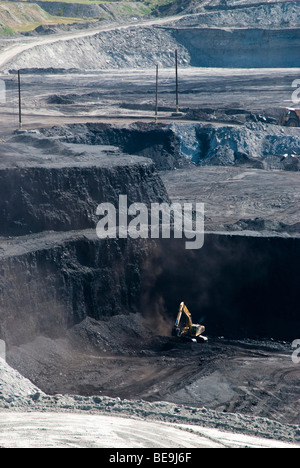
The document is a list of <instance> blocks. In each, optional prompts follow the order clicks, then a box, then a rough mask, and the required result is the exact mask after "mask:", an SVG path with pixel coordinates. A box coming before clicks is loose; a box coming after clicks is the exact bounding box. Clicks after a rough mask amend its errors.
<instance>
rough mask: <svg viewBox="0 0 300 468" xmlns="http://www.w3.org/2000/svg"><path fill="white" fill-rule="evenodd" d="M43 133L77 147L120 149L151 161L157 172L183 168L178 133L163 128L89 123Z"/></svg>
mask: <svg viewBox="0 0 300 468" xmlns="http://www.w3.org/2000/svg"><path fill="white" fill-rule="evenodd" d="M41 131H42V133H43V134H44V135H46V136H50V137H53V136H54V137H57V138H59V139H60V140H61V141H63V142H66V143H74V144H76V145H80V144H88V145H112V146H117V147H118V148H120V149H121V150H122V151H123V152H124V153H127V154H133V155H136V156H142V157H146V158H150V159H152V160H153V161H154V163H155V166H156V168H157V169H158V170H168V169H174V168H176V167H178V166H179V165H180V160H181V155H180V144H179V140H178V138H177V136H176V133H175V132H174V131H173V130H172V129H171V128H168V126H166V125H164V124H158V125H156V124H144V123H134V124H132V125H129V126H122V127H121V126H116V125H109V124H102V123H99V124H90V123H87V124H86V125H76V124H75V125H66V126H63V127H54V128H52V129H50V130H49V129H43V130H41Z"/></svg>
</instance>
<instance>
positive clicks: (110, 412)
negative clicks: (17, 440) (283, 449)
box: [0, 359, 300, 446]
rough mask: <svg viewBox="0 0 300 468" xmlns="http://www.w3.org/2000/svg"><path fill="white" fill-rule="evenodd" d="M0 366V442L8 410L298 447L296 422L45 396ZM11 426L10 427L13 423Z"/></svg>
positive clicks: (160, 404) (0, 362)
mask: <svg viewBox="0 0 300 468" xmlns="http://www.w3.org/2000/svg"><path fill="white" fill-rule="evenodd" d="M0 369H1V376H2V378H1V380H0V420H1V419H2V420H4V422H1V421H0V443H1V440H7V439H5V438H4V439H3V437H4V436H3V431H5V432H6V431H7V422H8V421H9V418H12V416H11V414H12V412H13V413H14V412H17V413H18V416H17V418H19V420H20V418H21V422H22V423H23V424H24V420H25V421H27V422H28V417H27V413H37V412H38V413H43V417H42V418H41V420H43V418H45V414H46V415H47V418H49V417H50V415H49V413H56V414H57V413H59V417H58V418H59V420H60V421H61V420H63V421H65V417H62V415H61V414H60V413H62V412H63V413H73V414H74V413H76V414H82V413H84V414H86V415H89V416H90V415H105V416H111V417H120V416H122V417H123V418H133V419H139V420H142V421H144V422H146V421H147V422H148V421H159V422H162V423H172V424H184V425H186V424H187V425H191V426H193V427H192V428H190V429H192V431H193V430H194V426H196V429H195V430H196V431H197V426H201V427H206V428H214V429H218V430H221V431H225V432H234V433H238V434H247V435H250V436H256V437H262V438H266V439H276V440H278V441H284V442H290V443H293V444H297V445H299V446H300V429H299V426H296V425H288V424H280V423H277V422H276V421H271V420H268V419H264V418H257V417H251V416H242V415H237V414H224V413H218V412H215V411H211V410H207V409H205V408H192V407H188V406H184V405H176V404H171V403H166V402H156V403H150V402H146V401H143V400H137V401H131V400H121V399H120V398H108V397H100V396H91V397H85V396H79V395H66V396H63V395H54V396H49V395H45V394H44V393H43V392H41V391H40V390H39V389H37V388H36V387H35V386H34V385H32V384H31V383H30V381H28V380H27V379H25V378H24V377H22V376H21V375H20V374H19V373H17V372H16V371H15V370H14V369H12V368H11V367H10V366H8V365H7V364H6V363H5V361H4V360H3V359H0ZM20 412H21V413H20ZM24 413H25V414H24ZM20 415H21V416H20ZM22 415H23V416H22ZM66 417H67V418H69V417H70V416H66ZM7 418H8V419H7ZM30 418H32V415H30V416H29V421H30ZM12 426H13V427H14V423H12ZM37 443H38V441H37Z"/></svg>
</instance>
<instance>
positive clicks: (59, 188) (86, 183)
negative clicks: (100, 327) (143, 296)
mask: <svg viewBox="0 0 300 468" xmlns="http://www.w3.org/2000/svg"><path fill="white" fill-rule="evenodd" d="M26 141H27V146H26V150H24V146H22V145H23V144H24V142H26ZM20 147H22V148H23V153H22V152H21V151H18V150H19V148H20ZM93 148H94V152H93V151H92V152H90V153H87V152H84V151H82V149H83V148H82V147H80V150H78V151H77V150H72V149H70V146H64V145H62V144H60V143H55V142H53V141H52V142H51V141H50V142H48V143H47V142H46V139H44V138H42V137H39V136H36V135H32V134H25V135H21V136H20V138H15V139H13V140H11V141H10V143H9V144H8V145H7V146H3V147H2V150H3V152H2V155H3V159H2V164H1V168H0V179H1V214H2V224H1V230H0V232H1V236H3V237H6V238H7V237H8V236H10V237H12V236H13V238H10V239H9V240H4V239H3V243H2V245H1V253H2V255H1V254H0V265H1V267H0V268H1V280H0V283H1V298H0V317H1V322H0V338H1V339H4V340H5V341H6V342H7V344H8V346H10V345H11V344H16V343H21V342H22V343H24V342H26V341H30V340H31V339H33V338H34V337H35V336H36V335H39V334H44V335H46V336H57V335H59V334H60V333H63V332H64V330H66V329H67V327H69V326H72V325H73V324H74V323H78V322H80V321H81V320H82V319H84V318H85V317H87V316H90V317H93V318H95V319H99V318H100V317H102V316H111V315H116V314H118V313H121V312H122V313H125V314H126V313H129V312H135V311H136V310H137V307H138V301H139V291H140V282H141V278H140V271H141V264H142V260H143V258H144V257H145V255H146V254H147V245H145V244H143V243H141V242H140V241H139V239H138V240H136V241H131V240H130V239H129V240H128V241H127V239H123V240H117V239H107V240H102V241H100V240H99V239H98V238H97V235H96V225H97V222H98V221H99V217H98V216H96V210H97V206H98V205H99V204H100V203H103V202H105V203H111V204H113V205H114V207H115V208H116V209H118V203H119V196H120V195H127V197H128V206H129V205H130V204H131V203H135V202H143V203H145V204H147V205H149V204H150V203H151V202H158V203H161V202H168V201H169V199H168V195H167V193H166V190H165V188H164V185H163V183H162V181H161V179H160V177H159V175H158V174H157V173H156V172H155V169H154V165H153V163H152V161H151V160H149V159H145V158H142V157H138V156H128V155H127V156H126V155H124V154H121V153H120V151H119V150H117V149H112V148H110V149H109V148H106V149H105V148H104V149H103V148H102V149H100V147H97V146H96V147H93ZM77 149H78V148H77ZM85 149H86V150H87V148H85ZM24 152H25V153H24ZM16 154H17V156H14V155H16ZM49 231H51V232H49Z"/></svg>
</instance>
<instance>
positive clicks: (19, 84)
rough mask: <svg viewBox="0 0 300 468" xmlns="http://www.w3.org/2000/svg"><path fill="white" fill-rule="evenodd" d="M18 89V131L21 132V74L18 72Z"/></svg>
mask: <svg viewBox="0 0 300 468" xmlns="http://www.w3.org/2000/svg"><path fill="white" fill-rule="evenodd" d="M18 88H19V130H22V96H21V73H20V70H18Z"/></svg>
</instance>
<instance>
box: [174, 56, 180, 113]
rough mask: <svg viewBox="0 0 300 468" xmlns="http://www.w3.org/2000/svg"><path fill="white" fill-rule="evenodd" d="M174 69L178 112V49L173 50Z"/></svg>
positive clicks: (177, 110) (177, 109) (177, 108)
mask: <svg viewBox="0 0 300 468" xmlns="http://www.w3.org/2000/svg"><path fill="white" fill-rule="evenodd" d="M175 69H176V113H177V114H178V113H179V86H178V50H177V49H176V50H175Z"/></svg>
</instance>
